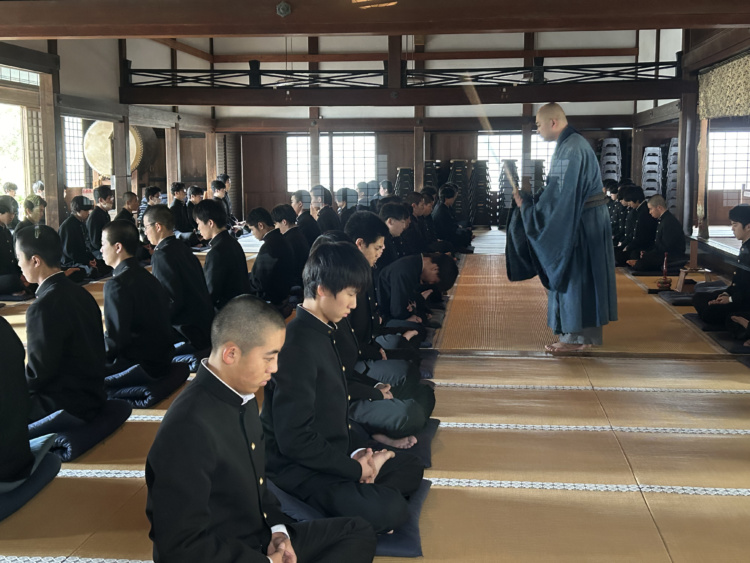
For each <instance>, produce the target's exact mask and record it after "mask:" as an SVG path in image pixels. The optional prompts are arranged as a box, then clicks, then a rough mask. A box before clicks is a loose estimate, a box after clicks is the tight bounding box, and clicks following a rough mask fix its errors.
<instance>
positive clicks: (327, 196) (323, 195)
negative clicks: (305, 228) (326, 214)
mask: <svg viewBox="0 0 750 563" xmlns="http://www.w3.org/2000/svg"><path fill="white" fill-rule="evenodd" d="M310 195H311V196H312V197H319V198H320V199H322V200H323V205H333V195H331V190H329V189H328V188H326V187H325V186H321V185H317V186H313V187H312V188H310Z"/></svg>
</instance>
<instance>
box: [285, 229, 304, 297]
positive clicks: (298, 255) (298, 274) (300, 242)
mask: <svg viewBox="0 0 750 563" xmlns="http://www.w3.org/2000/svg"><path fill="white" fill-rule="evenodd" d="M284 240H285V241H286V242H287V243H288V244H289V247H290V248H291V249H292V254H294V270H293V272H292V286H295V285H298V286H301V285H302V270H304V269H305V263H307V258H308V257H309V256H310V245H309V244H308V242H307V239H306V238H305V235H304V234H302V231H301V230H300V228H299V227H292V228H291V229H289V230H288V231H287V232H285V233H284Z"/></svg>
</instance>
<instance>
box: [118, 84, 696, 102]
mask: <svg viewBox="0 0 750 563" xmlns="http://www.w3.org/2000/svg"><path fill="white" fill-rule="evenodd" d="M696 89H697V86H696V84H695V83H694V82H686V81H682V80H677V79H673V80H670V79H663V80H658V81H653V82H647V81H632V82H630V81H618V82H585V83H578V84H576V83H562V84H524V85H519V86H503V87H499V86H478V87H477V88H476V92H477V95H478V97H479V101H480V102H481V103H483V104H514V103H529V104H530V103H544V102H550V101H558V102H595V101H624V100H653V99H659V100H664V99H671V98H679V97H680V96H681V95H682V94H683V93H686V92H693V91H695V90H696ZM120 103H123V104H141V105H180V106H183V105H198V106H275V107H290V106H308V107H309V106H316V107H325V106H386V107H387V106H391V107H398V106H420V105H424V106H441V105H469V104H470V103H471V102H470V101H469V99H468V98H467V97H466V93H465V92H464V89H463V88H459V87H443V88H296V89H289V90H286V89H283V88H281V89H278V90H276V89H272V88H262V89H251V88H196V87H190V86H181V87H174V88H169V87H125V88H120Z"/></svg>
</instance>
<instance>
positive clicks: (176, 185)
mask: <svg viewBox="0 0 750 563" xmlns="http://www.w3.org/2000/svg"><path fill="white" fill-rule="evenodd" d="M169 191H170V192H171V193H172V205H171V206H170V207H169V209H170V211H171V212H172V217H174V236H176V237H177V238H178V239H179V240H181V241H182V242H184V243H185V244H187V245H188V246H195V245H197V244H198V237H197V236H196V234H195V232H193V225H192V222H191V221H190V219H189V218H188V210H187V205H186V204H185V201H186V200H187V192H186V191H185V184H183V183H182V182H172V185H171V186H170V188H169Z"/></svg>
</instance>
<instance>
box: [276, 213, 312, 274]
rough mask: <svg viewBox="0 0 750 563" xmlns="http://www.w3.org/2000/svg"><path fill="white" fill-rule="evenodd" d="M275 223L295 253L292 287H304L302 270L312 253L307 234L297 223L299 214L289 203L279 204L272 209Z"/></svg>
mask: <svg viewBox="0 0 750 563" xmlns="http://www.w3.org/2000/svg"><path fill="white" fill-rule="evenodd" d="M271 219H273V224H274V225H275V226H276V228H277V229H278V230H279V232H280V233H281V234H282V235H284V240H285V241H286V242H287V243H289V246H290V247H291V249H292V253H293V254H294V271H293V272H292V287H296V286H299V287H302V270H304V269H305V262H307V257H308V256H309V255H310V245H309V244H308V243H307V239H306V238H305V235H303V234H302V231H301V230H300V228H299V227H298V226H297V224H296V223H295V221H296V219H297V215H296V214H295V213H294V209H292V206H291V205H289V204H288V203H285V204H283V205H277V206H276V207H274V208H273V209H272V210H271Z"/></svg>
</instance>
